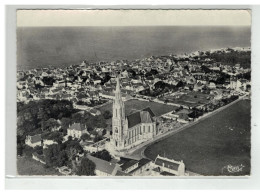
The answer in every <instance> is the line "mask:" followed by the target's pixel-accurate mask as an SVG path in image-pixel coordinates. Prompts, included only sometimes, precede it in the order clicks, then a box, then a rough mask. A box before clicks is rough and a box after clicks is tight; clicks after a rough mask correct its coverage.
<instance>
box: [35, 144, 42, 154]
mask: <svg viewBox="0 0 260 193" xmlns="http://www.w3.org/2000/svg"><path fill="white" fill-rule="evenodd" d="M34 151H35V152H36V153H37V154H39V155H42V154H43V147H42V146H39V145H37V146H36V147H35V148H34Z"/></svg>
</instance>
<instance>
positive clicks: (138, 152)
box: [126, 96, 245, 160]
mask: <svg viewBox="0 0 260 193" xmlns="http://www.w3.org/2000/svg"><path fill="white" fill-rule="evenodd" d="M244 97H245V96H243V97H241V98H239V99H237V100H235V101H233V102H231V103H229V104H227V105H225V106H223V107H220V108H219V109H216V110H215V111H213V112H210V113H207V114H205V115H204V116H202V117H200V118H198V119H197V120H195V121H194V122H192V123H188V124H185V125H183V126H182V127H180V128H178V129H177V130H172V131H169V132H166V133H164V134H161V135H158V136H156V137H155V138H154V139H153V140H151V141H146V142H144V143H142V144H140V145H139V146H137V147H135V148H133V149H132V150H131V151H130V152H128V154H127V155H126V157H129V158H132V159H137V160H139V159H142V158H145V155H144V151H145V149H146V148H147V146H149V145H151V144H153V143H156V142H159V141H161V140H163V139H165V138H168V137H169V136H171V135H174V134H176V133H178V132H180V131H182V130H184V129H187V128H189V127H191V126H193V125H196V124H198V123H199V122H201V121H203V120H204V119H207V118H209V117H211V116H213V115H215V114H217V113H219V112H220V111H223V110H224V109H226V108H228V107H229V106H231V105H233V104H235V103H237V102H238V101H240V100H242V99H243V98H244Z"/></svg>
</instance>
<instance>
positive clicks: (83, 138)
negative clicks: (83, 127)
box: [80, 133, 90, 141]
mask: <svg viewBox="0 0 260 193" xmlns="http://www.w3.org/2000/svg"><path fill="white" fill-rule="evenodd" d="M80 138H81V139H82V140H83V141H86V140H88V139H90V136H89V134H87V133H84V134H83V135H81V137H80Z"/></svg>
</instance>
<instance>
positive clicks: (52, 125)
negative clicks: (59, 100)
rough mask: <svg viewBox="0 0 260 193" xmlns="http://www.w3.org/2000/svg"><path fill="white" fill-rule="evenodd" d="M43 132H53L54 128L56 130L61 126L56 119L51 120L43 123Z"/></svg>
mask: <svg viewBox="0 0 260 193" xmlns="http://www.w3.org/2000/svg"><path fill="white" fill-rule="evenodd" d="M41 125H42V130H43V131H45V130H47V131H51V130H52V129H53V128H56V127H58V126H59V124H58V122H57V120H56V119H53V118H50V119H48V120H47V121H42V124H41Z"/></svg>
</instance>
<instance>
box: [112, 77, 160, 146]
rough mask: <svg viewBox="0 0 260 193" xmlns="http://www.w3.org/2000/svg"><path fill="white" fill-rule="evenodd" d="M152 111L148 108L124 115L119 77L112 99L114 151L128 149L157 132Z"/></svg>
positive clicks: (151, 137) (150, 137)
mask: <svg viewBox="0 0 260 193" xmlns="http://www.w3.org/2000/svg"><path fill="white" fill-rule="evenodd" d="M154 116H155V115H154V113H153V112H152V110H151V109H150V108H145V109H143V110H140V111H136V112H134V113H132V114H130V115H128V116H126V115H125V105H124V102H123V100H122V97H121V90H120V83H119V77H117V85H116V90H115V98H114V100H113V118H112V139H111V143H112V145H113V148H114V149H115V150H116V151H121V150H126V149H130V148H132V147H133V146H136V145H138V144H140V143H142V142H143V141H146V140H149V139H153V137H154V136H155V135H156V134H157V129H156V121H155V120H154Z"/></svg>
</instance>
